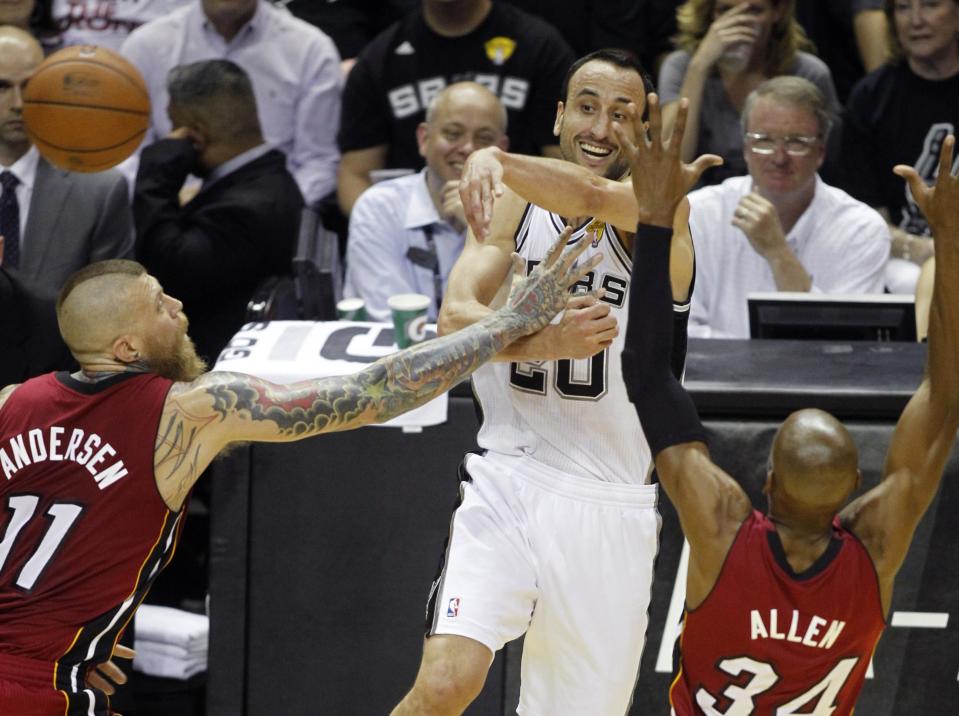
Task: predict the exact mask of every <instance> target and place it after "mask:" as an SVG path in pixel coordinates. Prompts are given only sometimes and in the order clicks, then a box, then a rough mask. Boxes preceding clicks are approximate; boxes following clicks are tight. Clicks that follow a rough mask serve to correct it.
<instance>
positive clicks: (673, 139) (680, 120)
mask: <svg viewBox="0 0 959 716" xmlns="http://www.w3.org/2000/svg"><path fill="white" fill-rule="evenodd" d="M688 115H689V100H688V99H686V98H685V97H683V98H682V99H681V100H679V109H678V110H676V121H675V122H674V123H673V133H672V135H670V137H669V145H668V146H669V151H670V153H671V154H679V149H680V147H682V144H683V135H684V134H685V133H686V117H687V116H688Z"/></svg>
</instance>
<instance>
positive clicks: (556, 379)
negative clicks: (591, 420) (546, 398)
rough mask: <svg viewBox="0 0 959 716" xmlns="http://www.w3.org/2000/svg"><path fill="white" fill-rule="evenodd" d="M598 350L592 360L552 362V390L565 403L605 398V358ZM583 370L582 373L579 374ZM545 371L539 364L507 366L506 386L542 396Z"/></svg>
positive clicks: (545, 381) (547, 378)
mask: <svg viewBox="0 0 959 716" xmlns="http://www.w3.org/2000/svg"><path fill="white" fill-rule="evenodd" d="M607 353H608V351H607V350H602V351H600V352H599V353H597V354H596V355H594V356H593V357H592V358H586V359H585V360H577V361H572V360H569V359H567V358H564V359H562V360H557V361H553V363H552V370H553V386H554V388H555V389H556V392H557V393H559V395H560V397H563V398H566V399H568V400H599V399H600V398H602V397H603V396H604V395H605V394H606V360H607V358H606V356H607ZM584 368H585V370H583V369H584ZM549 370H550V369H549V368H547V367H546V366H544V365H543V364H539V363H510V364H509V382H510V385H512V386H513V387H514V388H516V389H517V390H521V391H523V392H524V393H536V394H537V395H546V392H547V385H548V382H549Z"/></svg>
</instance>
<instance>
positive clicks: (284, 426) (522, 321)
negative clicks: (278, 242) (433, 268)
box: [154, 232, 602, 510]
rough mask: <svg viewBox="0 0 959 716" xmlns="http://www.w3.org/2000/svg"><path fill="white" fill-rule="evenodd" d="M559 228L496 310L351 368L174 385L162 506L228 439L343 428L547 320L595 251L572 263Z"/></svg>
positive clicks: (420, 399) (427, 395)
mask: <svg viewBox="0 0 959 716" xmlns="http://www.w3.org/2000/svg"><path fill="white" fill-rule="evenodd" d="M567 236H568V234H567V233H565V232H564V234H562V235H561V236H560V238H559V240H557V242H556V243H555V244H554V246H553V248H552V250H551V251H550V254H549V256H548V257H547V260H546V261H544V262H543V263H542V264H540V265H539V266H537V268H536V269H535V270H534V271H533V272H532V273H531V274H530V275H529V277H527V278H526V279H525V280H523V281H522V282H520V283H519V284H518V285H517V286H516V287H515V288H514V289H513V291H512V293H511V295H510V298H509V301H508V302H507V304H506V306H504V307H503V308H502V309H500V310H498V311H496V312H495V313H492V314H490V315H489V316H487V317H486V318H484V319H483V320H482V321H479V322H477V323H475V324H473V325H471V326H469V327H467V328H464V329H463V330H461V331H457V332H456V333H453V334H451V335H448V336H444V337H442V338H437V339H435V340H432V341H428V342H426V343H422V344H420V345H417V346H414V347H412V348H409V349H407V350H404V351H400V352H398V353H394V354H393V355H390V356H387V357H385V358H382V359H380V360H378V361H376V362H375V363H373V364H371V365H369V366H368V367H366V368H364V369H363V370H361V371H360V372H358V373H353V374H351V375H345V376H335V377H330V378H322V379H318V380H307V381H302V382H298V383H293V384H291V385H276V384H274V383H270V382H268V381H265V380H260V379H259V378H254V377H252V376H249V375H243V374H239V373H219V372H218V373H207V374H206V375H203V376H201V377H200V378H198V379H197V380H195V381H193V382H192V383H177V384H175V385H174V386H173V388H172V389H171V391H170V393H169V395H168V397H167V403H166V406H165V408H164V411H163V416H162V418H161V422H160V429H159V431H158V433H157V441H156V447H155V457H154V471H155V474H156V480H157V485H158V487H159V490H160V494H161V495H163V498H164V500H165V501H166V503H167V504H168V505H169V506H170V508H171V509H175V510H176V509H179V508H180V505H181V504H182V503H183V500H184V498H185V497H186V495H187V493H188V492H189V491H190V489H191V488H192V486H193V484H194V483H195V482H196V480H197V478H198V477H199V475H200V473H202V472H203V470H204V469H205V468H206V466H207V465H209V464H210V462H211V461H212V460H213V458H214V457H216V454H217V453H218V452H219V451H220V450H221V449H223V447H225V446H226V445H227V444H229V443H231V442H237V441H251V440H252V441H258V442H287V441H292V440H300V439H302V438H306V437H309V436H311V435H317V434H319V433H323V432H333V431H337V430H351V429H352V428H358V427H360V426H362V425H369V424H370V423H379V422H383V421H386V420H389V419H390V418H393V417H396V416H397V415H400V414H402V413H405V412H407V411H408V410H411V409H413V408H415V407H417V406H419V405H422V404H423V403H426V402H427V401H429V400H432V399H433V398H435V397H436V396H437V395H440V394H441V393H443V392H445V391H447V390H449V389H450V388H451V387H452V386H453V385H455V384H456V383H458V382H459V381H461V380H463V379H464V378H466V377H467V376H469V375H470V374H471V373H472V372H473V371H474V370H476V369H477V368H478V367H479V366H480V365H482V364H483V363H485V362H486V361H487V360H489V359H490V358H491V357H493V356H494V355H496V354H497V353H498V352H499V351H501V350H502V349H503V348H505V347H506V346H507V345H509V344H510V343H511V342H513V341H514V340H516V339H517V338H520V337H521V336H525V335H529V334H530V333H535V332H536V331H538V330H540V329H541V328H543V327H544V326H545V325H546V324H547V323H549V321H550V320H551V319H552V317H553V316H555V315H556V314H557V313H558V312H559V311H560V310H562V309H563V307H564V306H565V305H566V297H567V295H568V294H567V289H568V288H569V286H571V285H573V284H574V283H576V281H578V280H579V279H580V278H582V277H583V276H585V275H586V273H587V272H589V271H590V270H591V269H592V268H593V267H594V266H595V265H596V263H598V261H599V260H600V259H601V258H602V257H601V256H594V257H593V258H592V259H591V260H590V261H587V262H585V263H584V264H583V265H582V266H580V267H576V266H575V265H574V264H575V261H576V259H577V257H578V256H579V255H580V254H581V253H582V251H583V250H584V249H585V247H586V246H587V245H588V244H589V242H587V241H580V242H579V243H578V244H577V245H576V246H574V247H573V248H572V249H570V250H569V251H567V252H566V253H565V254H562V256H561V253H562V250H563V246H564V245H565V242H566V239H567ZM517 268H520V264H519V263H517Z"/></svg>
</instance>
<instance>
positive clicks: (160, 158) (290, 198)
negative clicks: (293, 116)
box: [133, 60, 303, 365]
mask: <svg viewBox="0 0 959 716" xmlns="http://www.w3.org/2000/svg"><path fill="white" fill-rule="evenodd" d="M167 93H168V95H169V98H170V100H169V108H168V112H169V115H170V121H171V123H172V124H173V127H174V129H173V131H172V132H171V133H170V135H169V136H168V137H167V138H165V139H161V140H159V141H157V142H154V143H153V144H151V145H150V146H148V147H146V148H145V149H144V150H143V155H142V157H141V160H140V169H139V172H138V174H137V180H136V186H135V189H134V197H133V216H134V221H135V223H136V233H137V238H136V258H137V260H139V261H140V262H141V263H142V264H143V265H144V266H146V268H147V270H148V271H149V272H150V273H151V274H152V275H153V276H155V277H156V278H157V280H159V281H160V283H161V284H162V285H163V287H164V290H167V291H170V292H171V293H172V294H174V295H176V296H178V297H179V298H180V300H181V301H183V304H184V311H188V312H189V313H188V315H189V316H190V322H191V328H190V334H191V335H192V336H193V339H194V342H195V343H196V347H197V352H198V353H199V355H200V356H201V357H202V358H203V359H204V360H206V361H207V362H208V363H209V364H210V365H213V362H214V361H215V360H216V357H217V355H218V354H219V352H220V350H221V349H222V348H223V347H224V346H225V345H226V344H227V343H228V342H229V340H230V338H231V337H232V336H233V334H234V333H236V331H237V330H239V328H240V326H242V325H243V322H244V315H245V311H246V305H247V302H248V300H249V299H250V296H251V295H252V294H253V291H254V289H255V288H256V286H257V284H258V283H260V281H262V280H263V279H264V278H266V277H268V276H271V275H275V274H289V273H290V271H291V261H292V259H293V251H294V246H295V244H296V234H297V230H298V227H299V218H300V213H301V211H302V209H303V197H302V196H301V194H300V192H299V190H298V188H297V185H296V182H295V181H294V179H293V177H292V175H291V174H290V172H289V171H288V170H287V168H286V157H284V156H283V153H282V152H280V151H279V150H276V149H272V148H271V147H270V145H268V144H267V143H266V142H265V141H264V138H263V134H262V132H261V130H260V123H259V120H258V118H257V116H258V115H257V105H256V99H255V97H254V92H253V87H252V85H251V83H250V78H249V77H248V75H247V74H246V73H245V72H244V71H243V70H242V69H241V68H240V67H239V66H238V65H236V64H235V63H233V62H230V61H229V60H206V61H203V62H195V63H192V64H189V65H183V66H180V67H175V68H173V69H172V70H171V71H170V78H169V82H168V84H167ZM167 93H165V95H166V94H167ZM190 174H193V175H195V176H200V177H203V180H204V181H203V186H202V187H201V189H200V191H199V193H198V194H197V195H196V196H195V197H194V198H193V199H192V200H190V201H189V202H187V203H186V204H185V205H184V206H182V207H181V206H180V203H179V200H178V193H179V191H180V188H181V187H182V186H183V183H184V181H185V180H186V179H187V177H188V176H189V175H190Z"/></svg>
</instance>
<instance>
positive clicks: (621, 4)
mask: <svg viewBox="0 0 959 716" xmlns="http://www.w3.org/2000/svg"><path fill="white" fill-rule="evenodd" d="M506 2H509V3H510V4H511V5H515V6H516V7H518V8H519V9H520V10H523V11H525V12H528V13H529V14H530V15H536V17H539V18H541V19H543V20H545V21H546V22H548V23H549V24H550V25H552V26H553V27H555V28H556V29H557V30H559V33H560V35H562V36H563V39H564V40H566V42H567V44H568V45H569V46H570V47H571V48H573V53H574V54H575V55H576V56H577V57H581V56H583V55H588V54H589V53H590V52H593V51H594V50H600V49H602V48H604V47H616V48H619V49H623V50H629V51H631V52H633V53H634V54H637V55H638V54H640V52H642V51H643V50H644V49H645V46H646V45H645V43H646V42H647V41H649V40H650V39H651V38H650V37H649V35H648V34H646V33H645V32H644V30H645V29H646V27H645V25H644V20H645V19H646V17H645V16H646V11H647V8H645V7H643V3H640V2H637V1H636V0H564V2H556V1H555V0H506ZM673 3H674V0H667V4H670V5H673ZM645 4H647V5H648V4H649V3H645ZM660 4H662V3H661V2H660ZM672 10H673V11H675V7H673V8H672ZM668 36H669V35H668V34H667V38H668ZM670 49H672V48H670Z"/></svg>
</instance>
